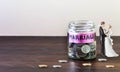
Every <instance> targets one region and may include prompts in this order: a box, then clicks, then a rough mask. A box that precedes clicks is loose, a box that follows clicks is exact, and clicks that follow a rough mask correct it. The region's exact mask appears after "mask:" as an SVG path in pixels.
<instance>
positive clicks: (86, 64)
mask: <svg viewBox="0 0 120 72" xmlns="http://www.w3.org/2000/svg"><path fill="white" fill-rule="evenodd" d="M82 65H83V66H92V64H91V63H83V64H82Z"/></svg>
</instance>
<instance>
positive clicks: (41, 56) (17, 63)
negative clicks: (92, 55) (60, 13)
mask: <svg viewBox="0 0 120 72" xmlns="http://www.w3.org/2000/svg"><path fill="white" fill-rule="evenodd" d="M113 39H114V46H113V48H114V49H115V50H116V52H117V53H118V54H120V37H119V36H116V37H113ZM99 50H100V46H99V39H98V37H97V58H96V60H93V61H80V60H72V59H69V58H68V56H67V38H66V37H0V72H120V57H116V58H107V59H108V61H107V62H98V61H97V59H98V58H101V56H100V54H99V52H100V51H99ZM59 59H66V60H68V61H69V62H68V63H58V60H59ZM86 62H90V63H92V66H91V67H84V66H82V63H86ZM39 64H47V65H48V68H39V67H38V65H39ZM54 64H60V65H62V66H63V67H62V68H52V65H54ZM107 64H113V65H115V67H114V68H106V67H105V65H107Z"/></svg>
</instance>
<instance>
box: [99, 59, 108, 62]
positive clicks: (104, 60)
mask: <svg viewBox="0 0 120 72" xmlns="http://www.w3.org/2000/svg"><path fill="white" fill-rule="evenodd" d="M98 61H100V62H106V61H107V59H105V58H99V59H98Z"/></svg>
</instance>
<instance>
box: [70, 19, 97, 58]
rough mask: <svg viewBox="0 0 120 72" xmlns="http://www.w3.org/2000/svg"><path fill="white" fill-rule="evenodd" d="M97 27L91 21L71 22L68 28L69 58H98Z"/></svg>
mask: <svg viewBox="0 0 120 72" xmlns="http://www.w3.org/2000/svg"><path fill="white" fill-rule="evenodd" d="M95 37H96V32H95V25H94V23H93V22H92V21H89V20H78V21H72V22H70V24H69V26H68V56H69V58H72V59H80V60H91V59H95V58H96V40H95Z"/></svg>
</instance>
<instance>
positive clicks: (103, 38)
mask: <svg viewBox="0 0 120 72" xmlns="http://www.w3.org/2000/svg"><path fill="white" fill-rule="evenodd" d="M99 37H100V45H101V54H102V55H104V56H105V37H106V35H105V33H104V31H103V28H102V27H101V26H100V28H99Z"/></svg>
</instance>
